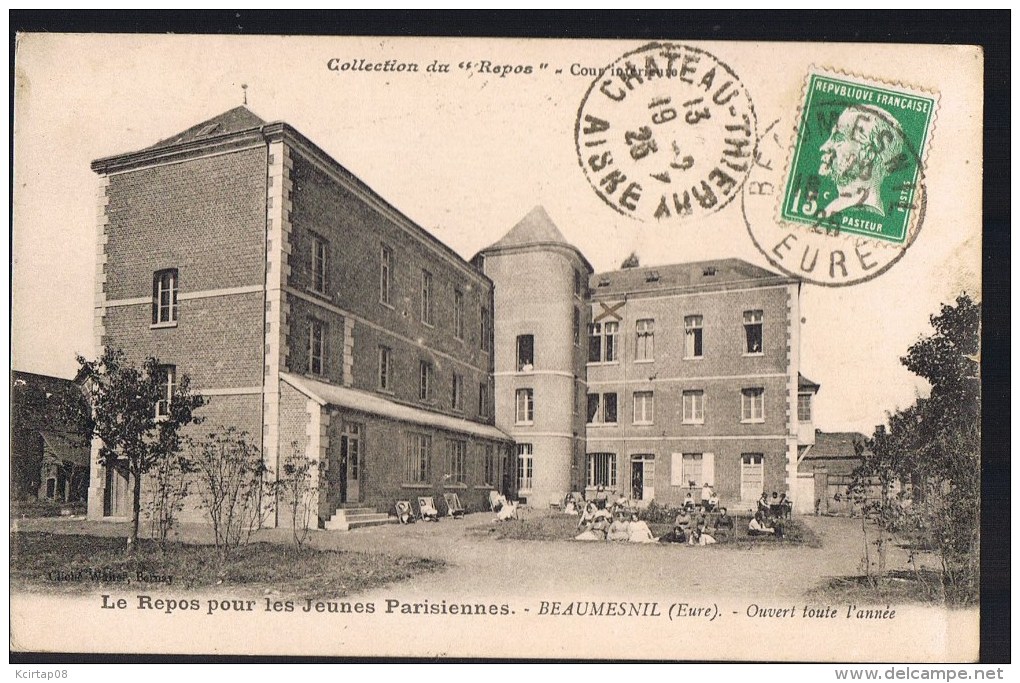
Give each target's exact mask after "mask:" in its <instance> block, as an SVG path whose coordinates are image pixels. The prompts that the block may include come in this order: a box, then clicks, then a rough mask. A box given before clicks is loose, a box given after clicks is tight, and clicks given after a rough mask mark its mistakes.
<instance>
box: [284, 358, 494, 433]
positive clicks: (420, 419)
mask: <svg viewBox="0 0 1020 683" xmlns="http://www.w3.org/2000/svg"><path fill="white" fill-rule="evenodd" d="M280 377H281V378H282V379H283V380H284V381H285V382H286V383H287V384H289V385H291V386H292V387H294V388H295V389H297V390H298V391H300V392H301V393H303V394H304V395H305V396H307V397H309V398H310V399H312V400H313V401H315V402H317V403H318V404H319V405H331V406H336V407H338V408H347V409H349V410H358V411H361V412H363V413H369V414H371V415H380V416H382V417H388V418H391V419H393V420H400V421H402V422H413V423H415V424H420V425H424V426H426V427H435V428H437V429H445V430H447V431H451V432H457V433H459V434H470V435H472V436H479V437H482V438H486V439H495V440H497V441H512V439H511V438H510V437H509V436H507V435H506V434H504V433H503V432H501V431H500V430H498V429H496V428H495V427H493V426H492V425H487V424H482V423H480V422H472V421H471V420H465V419H463V418H460V417H454V416H452V415H443V414H442V413H433V412H431V411H428V410H422V409H421V408H415V407H414V406H407V405H404V404H402V403H397V402H396V401H391V400H390V399H388V398H385V397H383V396H379V395H377V394H372V393H369V392H367V391H361V390H359V389H351V388H350V387H341V386H337V385H335V384H327V383H325V382H319V381H317V380H313V379H309V378H307V377H300V376H298V375H292V374H290V373H287V372H281V373H280Z"/></svg>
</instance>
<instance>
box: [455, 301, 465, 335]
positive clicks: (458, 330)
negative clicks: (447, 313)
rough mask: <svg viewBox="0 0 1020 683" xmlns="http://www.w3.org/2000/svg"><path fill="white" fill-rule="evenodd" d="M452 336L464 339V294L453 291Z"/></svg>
mask: <svg viewBox="0 0 1020 683" xmlns="http://www.w3.org/2000/svg"><path fill="white" fill-rule="evenodd" d="M453 336H455V337H456V338H457V339H463V338H464V292H462V291H460V290H459V289H455V290H453Z"/></svg>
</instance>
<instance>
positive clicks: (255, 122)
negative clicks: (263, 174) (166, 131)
mask: <svg viewBox="0 0 1020 683" xmlns="http://www.w3.org/2000/svg"><path fill="white" fill-rule="evenodd" d="M264 125H266V122H265V121H264V120H263V119H262V118H260V117H259V116H258V115H257V114H255V113H254V112H253V111H252V110H250V109H248V107H245V106H241V107H234V108H233V109H231V110H229V111H225V112H223V113H222V114H220V115H219V116H214V117H212V118H211V119H209V120H208V121H203V122H202V123H199V124H197V125H194V126H192V127H191V128H188V129H187V130H185V131H182V132H180V133H178V134H177V135H172V136H170V137H168V138H166V139H163V140H160V141H159V142H157V143H156V144H154V145H151V146H149V147H146V148H145V149H147V150H153V149H160V148H163V147H173V146H174V145H182V144H184V143H187V142H194V141H195V140H202V139H205V138H210V137H214V136H217V135H229V134H231V133H237V132H239V131H242V130H249V129H251V128H259V127H260V126H264Z"/></svg>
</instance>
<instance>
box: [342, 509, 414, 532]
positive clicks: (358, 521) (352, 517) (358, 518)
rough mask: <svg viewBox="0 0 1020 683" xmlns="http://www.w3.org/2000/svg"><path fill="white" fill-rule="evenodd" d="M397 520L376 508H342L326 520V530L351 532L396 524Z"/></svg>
mask: <svg viewBox="0 0 1020 683" xmlns="http://www.w3.org/2000/svg"><path fill="white" fill-rule="evenodd" d="M396 523H397V518H396V517H392V516H390V515H388V514H386V513H385V512H376V509H375V508H371V507H362V506H353V505H352V506H350V507H340V508H337V511H336V512H335V513H334V514H333V516H332V517H330V518H329V519H328V520H326V523H325V525H324V526H325V528H326V529H328V530H330V531H350V530H351V529H358V528H361V527H366V526H375V525H378V524H396Z"/></svg>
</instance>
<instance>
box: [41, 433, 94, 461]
mask: <svg viewBox="0 0 1020 683" xmlns="http://www.w3.org/2000/svg"><path fill="white" fill-rule="evenodd" d="M39 435H40V436H41V437H42V440H43V451H44V452H46V453H47V454H48V455H49V456H50V457H52V458H53V459H54V460H56V461H58V462H62V463H70V464H74V465H80V466H82V467H88V466H89V449H88V447H86V446H85V445H84V444H81V443H75V441H73V437H69V436H68V435H66V434H60V433H59V432H50V431H40V432H39Z"/></svg>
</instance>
